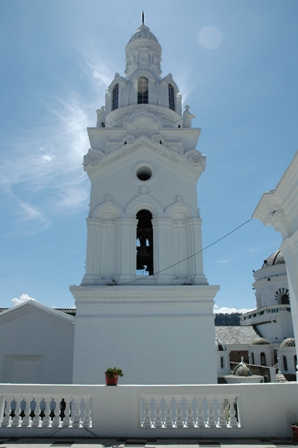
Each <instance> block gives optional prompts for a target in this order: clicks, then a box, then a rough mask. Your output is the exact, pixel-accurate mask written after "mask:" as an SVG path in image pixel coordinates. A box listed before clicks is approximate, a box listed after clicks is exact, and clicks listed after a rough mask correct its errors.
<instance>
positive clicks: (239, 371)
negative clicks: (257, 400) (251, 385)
mask: <svg viewBox="0 0 298 448" xmlns="http://www.w3.org/2000/svg"><path fill="white" fill-rule="evenodd" d="M232 375H235V376H252V372H251V370H250V368H249V367H247V365H246V364H245V362H243V361H241V362H240V363H239V364H238V365H237V366H236V367H235V369H234V370H233V373H232Z"/></svg>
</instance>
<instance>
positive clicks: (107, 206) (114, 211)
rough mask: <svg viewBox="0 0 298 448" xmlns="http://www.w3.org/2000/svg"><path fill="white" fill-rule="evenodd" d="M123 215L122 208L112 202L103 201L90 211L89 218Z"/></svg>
mask: <svg viewBox="0 0 298 448" xmlns="http://www.w3.org/2000/svg"><path fill="white" fill-rule="evenodd" d="M123 215H124V211H123V209H122V208H121V207H120V206H119V205H118V204H115V203H113V202H104V203H103V204H100V205H98V206H97V207H96V208H95V209H94V210H93V212H92V215H91V216H90V218H99V219H103V220H105V219H118V218H120V217H121V216H123Z"/></svg>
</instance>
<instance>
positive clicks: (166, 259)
mask: <svg viewBox="0 0 298 448" xmlns="http://www.w3.org/2000/svg"><path fill="white" fill-rule="evenodd" d="M171 224H172V220H171V219H169V218H156V219H152V227H153V269H154V272H159V273H158V274H157V279H158V280H159V282H158V283H159V284H160V283H161V282H162V279H164V280H165V279H169V278H172V275H171V272H172V269H166V268H168V267H169V266H170V265H172V264H173V258H172V246H171ZM163 269H166V270H163ZM160 271H162V272H160Z"/></svg>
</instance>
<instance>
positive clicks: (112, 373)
mask: <svg viewBox="0 0 298 448" xmlns="http://www.w3.org/2000/svg"><path fill="white" fill-rule="evenodd" d="M105 376H106V385H107V386H117V384H118V378H119V376H124V373H123V372H122V370H121V369H118V367H109V368H108V369H107V370H106V371H105Z"/></svg>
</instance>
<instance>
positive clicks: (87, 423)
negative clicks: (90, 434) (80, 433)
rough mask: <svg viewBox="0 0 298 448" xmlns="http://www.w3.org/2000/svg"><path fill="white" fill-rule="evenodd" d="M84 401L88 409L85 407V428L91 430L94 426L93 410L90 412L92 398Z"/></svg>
mask: <svg viewBox="0 0 298 448" xmlns="http://www.w3.org/2000/svg"><path fill="white" fill-rule="evenodd" d="M84 401H85V404H86V407H85V415H84V420H83V426H84V427H85V428H91V426H92V420H91V410H90V402H91V398H84Z"/></svg>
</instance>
